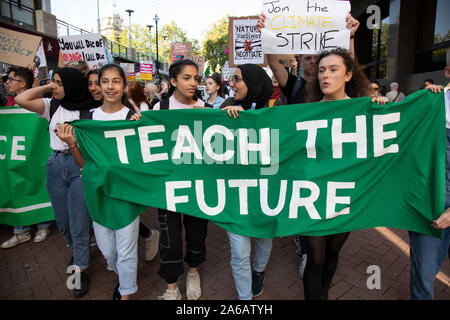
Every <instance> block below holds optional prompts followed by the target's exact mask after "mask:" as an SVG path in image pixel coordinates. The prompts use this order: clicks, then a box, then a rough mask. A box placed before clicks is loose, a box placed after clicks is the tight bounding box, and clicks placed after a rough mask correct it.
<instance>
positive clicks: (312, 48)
mask: <svg viewBox="0 0 450 320" xmlns="http://www.w3.org/2000/svg"><path fill="white" fill-rule="evenodd" d="M350 9H351V6H350V1H337V0H302V1H298V0H273V1H270V0H263V13H264V14H265V15H266V17H267V18H266V22H265V25H266V27H265V28H264V29H262V30H261V32H262V42H263V44H262V45H263V50H264V52H265V53H266V54H315V53H319V52H320V51H322V50H331V49H334V48H337V47H341V48H345V49H349V48H350V30H348V29H347V28H346V23H345V18H346V16H347V14H348V13H349V12H350Z"/></svg>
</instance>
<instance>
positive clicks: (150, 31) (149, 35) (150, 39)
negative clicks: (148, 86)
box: [147, 24, 153, 61]
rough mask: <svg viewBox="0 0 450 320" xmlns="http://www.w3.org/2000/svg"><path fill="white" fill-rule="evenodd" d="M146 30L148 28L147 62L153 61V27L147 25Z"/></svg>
mask: <svg viewBox="0 0 450 320" xmlns="http://www.w3.org/2000/svg"><path fill="white" fill-rule="evenodd" d="M147 28H148V43H149V47H150V58H149V60H150V61H153V59H152V28H153V26H152V25H150V24H149V25H147Z"/></svg>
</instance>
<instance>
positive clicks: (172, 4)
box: [51, 0, 262, 41]
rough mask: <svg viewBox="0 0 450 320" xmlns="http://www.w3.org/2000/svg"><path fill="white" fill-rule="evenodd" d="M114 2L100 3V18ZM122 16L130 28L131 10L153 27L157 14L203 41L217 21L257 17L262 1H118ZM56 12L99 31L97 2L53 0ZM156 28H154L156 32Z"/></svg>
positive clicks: (138, 20) (135, 17)
mask: <svg viewBox="0 0 450 320" xmlns="http://www.w3.org/2000/svg"><path fill="white" fill-rule="evenodd" d="M110 1H111V0H99V4H100V16H102V12H103V11H104V10H105V8H106V6H107V5H108V3H109V2H110ZM115 3H116V5H117V7H118V9H119V13H120V14H121V16H122V19H123V20H124V24H125V25H128V21H129V20H128V19H129V18H128V13H127V12H125V10H127V9H131V10H134V13H133V14H132V16H131V18H132V20H131V23H133V24H134V23H140V24H142V25H147V24H152V25H154V22H153V17H154V16H155V14H158V16H159V17H160V18H161V20H160V22H159V26H161V25H163V24H166V23H170V22H171V21H172V20H174V21H175V22H176V23H177V24H178V25H179V26H180V27H182V28H183V29H184V30H185V31H186V32H187V36H188V37H189V38H191V39H198V40H199V41H201V40H202V39H203V35H204V31H205V30H206V29H208V27H209V26H210V25H211V24H212V23H214V22H215V21H217V20H219V19H221V18H223V17H225V16H226V15H227V14H229V15H231V16H248V15H257V14H258V13H259V12H261V9H262V1H261V0H225V1H223V0H185V1H180V0H115ZM51 6H52V13H53V14H54V15H56V17H57V18H58V19H60V20H63V21H65V22H68V23H70V24H72V25H75V26H77V27H80V28H83V29H85V30H88V31H91V30H93V31H97V0H75V1H72V2H68V1H64V0H51ZM154 31H155V29H154V28H153V29H152V32H154Z"/></svg>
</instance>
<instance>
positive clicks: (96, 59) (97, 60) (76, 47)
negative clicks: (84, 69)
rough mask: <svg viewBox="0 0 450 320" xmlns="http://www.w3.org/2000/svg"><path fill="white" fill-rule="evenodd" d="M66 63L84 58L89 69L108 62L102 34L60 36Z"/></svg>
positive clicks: (60, 45) (97, 67) (99, 66)
mask: <svg viewBox="0 0 450 320" xmlns="http://www.w3.org/2000/svg"><path fill="white" fill-rule="evenodd" d="M58 42H59V47H60V48H61V52H62V56H63V59H64V63H67V62H71V61H81V60H84V61H86V62H87V64H88V65H89V69H91V70H92V69H99V68H101V67H102V66H104V65H105V64H108V58H107V57H106V51H105V46H104V43H103V37H102V36H101V35H100V34H82V35H76V36H64V37H59V38H58Z"/></svg>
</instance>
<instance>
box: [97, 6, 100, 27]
mask: <svg viewBox="0 0 450 320" xmlns="http://www.w3.org/2000/svg"><path fill="white" fill-rule="evenodd" d="M98 1H99V0H97V29H98V30H97V31H98V33H100V5H99V3H98Z"/></svg>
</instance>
